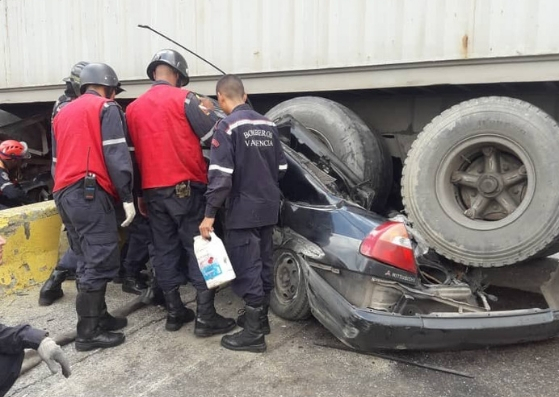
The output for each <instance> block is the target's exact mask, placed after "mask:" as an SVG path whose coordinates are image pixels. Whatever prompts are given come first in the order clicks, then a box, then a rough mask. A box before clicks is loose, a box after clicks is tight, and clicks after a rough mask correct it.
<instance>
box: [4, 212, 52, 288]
mask: <svg viewBox="0 0 559 397" xmlns="http://www.w3.org/2000/svg"><path fill="white" fill-rule="evenodd" d="M61 224H62V222H61V220H60V217H59V216H58V212H57V211H56V206H55V205H54V201H45V202H41V203H37V204H31V205H27V206H24V207H16V208H11V209H7V210H2V211H0V235H2V236H3V237H4V238H5V239H6V245H5V246H4V257H3V263H2V264H0V296H1V295H4V294H10V293H14V292H17V291H20V290H22V289H24V288H26V287H29V286H31V285H34V284H37V283H41V282H43V281H45V280H46V279H47V278H48V277H49V275H50V273H51V271H52V269H53V268H54V267H55V266H56V263H57V262H58V246H59V240H60V227H61Z"/></svg>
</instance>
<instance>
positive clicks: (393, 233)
mask: <svg viewBox="0 0 559 397" xmlns="http://www.w3.org/2000/svg"><path fill="white" fill-rule="evenodd" d="M359 252H361V254H362V255H365V256H367V257H369V258H373V259H376V260H377V261H379V262H383V263H386V264H388V265H392V266H394V267H397V268H399V269H402V270H405V271H407V272H410V273H415V274H417V267H416V265H415V257H414V255H413V247H412V244H411V240H410V237H409V235H408V232H407V230H406V226H405V225H404V224H403V223H401V222H392V221H388V222H385V223H383V224H382V225H380V226H377V227H376V228H375V229H374V230H373V231H372V232H371V233H369V235H368V236H367V237H365V239H364V240H363V241H362V242H361V247H360V248H359Z"/></svg>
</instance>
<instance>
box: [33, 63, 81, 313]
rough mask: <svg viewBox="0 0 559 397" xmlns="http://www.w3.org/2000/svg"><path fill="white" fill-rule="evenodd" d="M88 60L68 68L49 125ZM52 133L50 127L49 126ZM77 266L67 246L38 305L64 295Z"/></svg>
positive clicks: (73, 92)
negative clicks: (68, 280)
mask: <svg viewBox="0 0 559 397" xmlns="http://www.w3.org/2000/svg"><path fill="white" fill-rule="evenodd" d="M88 64H89V62H85V61H80V62H78V63H76V64H75V65H74V66H72V69H71V70H70V75H69V76H68V77H66V78H64V79H63V81H64V82H65V83H66V89H65V90H64V93H63V94H62V95H61V96H60V97H59V98H58V100H57V101H56V103H55V104H54V108H53V109H52V116H51V125H52V121H53V120H54V117H55V116H56V115H57V114H58V112H60V110H61V109H62V108H63V107H64V106H66V105H67V104H69V103H70V102H72V101H73V100H74V99H76V98H78V97H79V96H80V95H81V94H80V73H81V71H82V70H83V68H84V67H85V66H87V65H88ZM51 133H52V128H51ZM56 160H57V159H56V141H55V139H54V138H53V139H52V162H53V167H52V170H51V173H52V177H53V178H54V170H55V168H56ZM77 267H78V257H77V256H76V254H75V253H74V251H72V248H71V247H70V248H68V249H67V250H66V252H65V253H64V255H63V256H62V258H61V259H60V261H59V262H58V263H57V265H56V267H55V268H54V269H53V270H52V273H51V274H50V276H49V278H48V279H47V281H45V283H44V284H43V286H42V287H41V292H40V293H39V305H40V306H49V305H52V304H53V303H54V302H55V301H57V300H58V299H60V298H62V297H63V296H64V291H63V290H62V283H63V282H64V281H66V279H68V278H70V277H72V276H73V277H75V274H76V269H77Z"/></svg>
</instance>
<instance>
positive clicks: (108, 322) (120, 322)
mask: <svg viewBox="0 0 559 397" xmlns="http://www.w3.org/2000/svg"><path fill="white" fill-rule="evenodd" d="M106 293H107V286H105V288H103V306H102V307H101V315H100V316H99V328H101V330H102V331H118V330H119V329H123V328H124V327H126V326H127V325H128V319H127V318H126V317H114V316H112V315H111V314H110V313H109V311H108V310H107V301H106V300H105V294H106Z"/></svg>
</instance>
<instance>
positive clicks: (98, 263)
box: [54, 181, 119, 291]
mask: <svg viewBox="0 0 559 397" xmlns="http://www.w3.org/2000/svg"><path fill="white" fill-rule="evenodd" d="M54 201H55V203H56V207H57V208H58V213H59V214H60V217H61V218H62V222H64V225H65V226H66V232H67V233H68V240H69V242H70V247H72V250H73V251H74V253H75V254H76V256H77V258H78V261H77V264H78V266H77V272H76V274H77V275H76V277H77V280H78V283H79V285H80V289H83V291H98V290H100V289H102V288H103V287H104V286H105V285H106V284H107V283H108V282H109V281H111V280H112V279H113V278H115V277H116V275H117V273H118V267H119V250H118V231H117V221H116V216H115V208H114V200H113V198H112V197H111V196H110V195H109V194H108V193H107V192H105V191H104V190H103V189H101V188H99V187H98V188H97V191H96V194H95V198H94V199H93V200H86V199H85V198H84V191H83V184H82V182H81V181H80V182H78V183H76V184H74V185H72V186H70V187H68V188H66V189H64V190H62V191H59V192H56V193H55V194H54Z"/></svg>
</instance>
